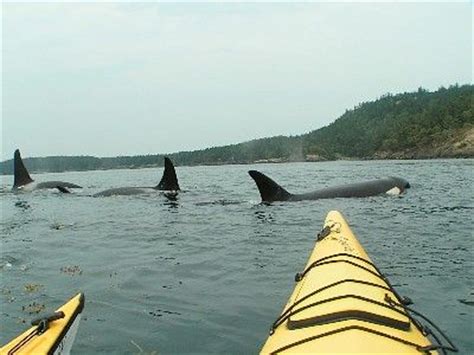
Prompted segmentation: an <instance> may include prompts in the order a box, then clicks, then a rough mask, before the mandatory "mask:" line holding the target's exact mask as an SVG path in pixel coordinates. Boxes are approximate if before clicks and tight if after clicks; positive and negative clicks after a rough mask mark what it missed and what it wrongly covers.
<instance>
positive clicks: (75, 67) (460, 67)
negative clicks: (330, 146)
mask: <svg viewBox="0 0 474 355" xmlns="http://www.w3.org/2000/svg"><path fill="white" fill-rule="evenodd" d="M472 15H473V7H472V4H471V3H470V2H469V1H467V2H460V3H374V2H369V3H350V2H346V3H299V4H295V3H220V4H219V3H138V4H133V3H104V2H90V3H80V2H76V3H68V4H64V3H4V4H3V5H2V16H3V18H2V23H3V26H2V27H3V28H2V30H3V33H2V94H3V95H2V99H3V100H2V131H1V136H2V147H1V149H2V151H1V160H5V159H11V158H12V156H13V151H14V150H15V149H16V148H20V150H21V151H22V153H23V156H24V157H28V156H48V155H95V156H116V155H136V154H156V153H171V152H177V151H182V150H195V149H201V148H207V147H211V146H219V145H226V144H232V143H239V142H242V141H247V140H251V139H255V138H261V137H268V136H274V135H296V134H302V133H306V132H308V131H311V130H313V129H317V128H320V127H322V126H324V125H327V124H329V123H331V122H332V121H334V120H335V119H336V118H337V117H339V116H340V115H341V114H343V113H344V111H345V110H346V109H349V108H352V107H353V106H354V105H356V104H358V103H360V102H362V101H371V100H374V99H376V98H377V97H379V96H381V95H383V94H385V93H387V92H391V93H398V92H403V91H414V90H416V89H417V88H418V87H420V86H423V87H424V88H427V89H429V90H436V89H438V88H439V87H440V86H445V87H447V86H449V85H451V84H454V83H459V84H467V83H471V82H472V55H473V54H472V53H473V52H472Z"/></svg>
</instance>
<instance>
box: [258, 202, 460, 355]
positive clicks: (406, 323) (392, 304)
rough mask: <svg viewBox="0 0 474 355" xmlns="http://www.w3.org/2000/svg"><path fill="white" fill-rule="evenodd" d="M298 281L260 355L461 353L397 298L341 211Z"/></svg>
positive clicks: (335, 214)
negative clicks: (440, 338) (420, 320)
mask: <svg viewBox="0 0 474 355" xmlns="http://www.w3.org/2000/svg"><path fill="white" fill-rule="evenodd" d="M296 282H297V284H296V287H295V289H294V291H293V293H292V295H291V297H290V299H289V301H288V303H287V304H286V306H285V308H284V310H283V313H282V314H281V315H280V317H279V318H278V319H277V320H276V321H275V322H274V323H273V325H272V328H271V332H270V336H269V337H268V339H267V341H266V343H265V344H264V346H263V348H262V350H261V353H262V354H268V353H271V354H274V353H281V352H287V353H318V354H321V353H326V354H327V353H339V354H341V353H342V354H347V353H377V354H387V353H399V354H402V353H403V354H412V353H414V354H438V351H441V353H444V351H445V350H451V351H457V349H456V347H455V346H454V345H453V344H452V343H451V342H450V341H449V339H447V338H446V336H444V334H442V333H440V334H441V335H442V336H443V337H444V339H446V341H447V342H448V343H449V345H450V346H443V345H441V344H440V342H439V338H437V337H436V335H433V336H430V337H428V333H429V332H428V328H427V327H426V326H425V325H421V323H420V322H419V321H418V320H417V319H415V318H413V316H412V313H415V314H418V313H417V312H415V311H413V310H411V309H409V308H408V307H407V305H408V304H410V303H411V301H410V300H409V299H407V298H403V297H401V296H399V295H398V294H397V292H396V291H395V290H394V289H393V287H392V286H391V285H390V282H389V281H388V280H387V279H386V278H385V276H384V275H383V274H382V273H381V272H380V271H379V270H378V268H377V267H376V266H375V265H374V264H373V262H372V261H371V260H370V258H369V256H368V255H367V253H366V252H365V250H364V249H363V248H362V246H361V245H360V244H359V242H358V241H357V239H356V237H355V236H354V234H353V233H352V231H351V229H350V228H349V225H348V224H347V222H346V221H345V220H344V217H343V216H342V215H341V214H340V213H339V212H337V211H331V212H329V214H328V216H327V217H326V221H325V224H324V228H323V230H322V231H321V233H319V234H318V238H317V242H316V246H315V248H314V250H313V252H312V254H311V256H310V258H309V260H308V263H307V265H306V268H305V269H304V271H303V272H301V273H298V274H297V275H296ZM418 315H419V314H418ZM420 316H421V315H420ZM421 317H423V316H421ZM423 318H424V317H423ZM424 319H425V320H426V321H427V322H429V323H430V324H431V325H432V326H434V328H435V329H436V330H438V331H439V329H438V328H437V327H436V326H435V325H434V324H432V323H431V321H429V320H428V319H426V318H424ZM431 338H433V340H434V341H432V340H431Z"/></svg>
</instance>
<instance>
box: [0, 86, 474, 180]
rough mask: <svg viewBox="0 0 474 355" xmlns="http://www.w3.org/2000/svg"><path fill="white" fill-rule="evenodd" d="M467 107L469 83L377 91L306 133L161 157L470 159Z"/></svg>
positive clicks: (80, 159) (76, 163) (122, 162)
mask: <svg viewBox="0 0 474 355" xmlns="http://www.w3.org/2000/svg"><path fill="white" fill-rule="evenodd" d="M473 102H474V85H461V86H460V85H457V84H456V85H452V86H450V87H449V88H440V89H438V90H437V91H434V92H429V91H427V90H425V89H423V88H420V89H418V91H416V92H410V93H400V94H385V95H383V96H381V97H380V98H378V99H377V100H375V101H372V102H363V103H360V104H359V105H357V106H356V107H354V108H353V109H350V110H346V112H345V113H344V114H342V115H341V116H340V117H339V118H338V119H336V120H335V121H334V122H333V123H331V124H329V125H328V126H325V127H322V128H319V129H316V130H314V131H311V132H309V133H306V134H302V135H298V136H276V137H269V138H262V139H256V140H252V141H249V142H244V143H239V144H232V145H226V146H221V147H212V148H206V149H202V150H196V151H185V152H178V153H172V154H166V156H168V157H170V158H171V159H172V160H173V162H174V163H175V164H176V165H178V166H179V165H181V166H183V165H190V166H191V165H222V164H249V163H279V162H299V161H326V160H338V159H351V160H367V159H434V158H472V157H474V108H473ZM18 148H21V147H18ZM29 153H32V152H29ZM12 155H13V152H12ZM163 156H164V154H150V155H137V156H119V157H114V158H97V157H93V156H53V157H45V158H26V159H24V161H25V164H26V165H27V166H28V169H29V170H30V172H35V173H39V172H62V171H85V170H105V169H120V168H144V167H156V166H160V165H161V164H162V163H163ZM0 169H1V171H2V173H3V174H12V173H13V160H6V161H4V162H2V163H0Z"/></svg>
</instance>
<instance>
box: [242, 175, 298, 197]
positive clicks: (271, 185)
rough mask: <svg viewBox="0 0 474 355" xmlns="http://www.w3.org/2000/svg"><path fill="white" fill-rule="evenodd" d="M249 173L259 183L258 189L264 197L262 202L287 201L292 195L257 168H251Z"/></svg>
mask: <svg viewBox="0 0 474 355" xmlns="http://www.w3.org/2000/svg"><path fill="white" fill-rule="evenodd" d="M249 175H250V176H251V177H252V179H254V180H255V183H256V184H257V187H258V191H260V196H261V197H262V202H273V201H286V200H288V199H289V198H290V197H291V194H290V193H289V192H288V191H286V190H285V189H284V188H283V187H281V186H280V185H278V184H277V183H276V182H275V181H273V180H272V179H270V178H269V177H268V176H266V175H265V174H262V173H261V172H259V171H256V170H250V171H249Z"/></svg>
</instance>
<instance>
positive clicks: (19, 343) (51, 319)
mask: <svg viewBox="0 0 474 355" xmlns="http://www.w3.org/2000/svg"><path fill="white" fill-rule="evenodd" d="M83 308H84V294H82V293H79V294H78V295H76V296H75V297H73V298H71V299H70V300H69V301H68V302H67V303H66V304H64V305H63V306H62V307H61V308H59V309H58V310H57V311H56V312H54V313H53V314H52V315H49V316H46V317H42V318H39V319H37V320H34V321H32V322H31V323H32V325H33V326H32V327H31V328H30V329H28V330H27V331H25V332H24V333H23V334H21V335H20V336H18V337H17V338H15V339H13V340H12V341H11V342H9V343H8V344H6V345H5V346H3V347H2V348H1V349H0V355H7V354H8V355H13V354H69V352H70V351H71V347H72V344H73V342H74V338H75V337H76V333H77V329H78V327H79V322H80V319H81V312H82V310H83Z"/></svg>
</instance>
